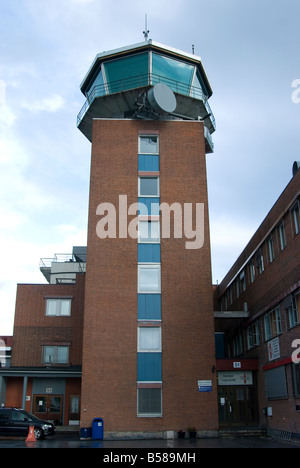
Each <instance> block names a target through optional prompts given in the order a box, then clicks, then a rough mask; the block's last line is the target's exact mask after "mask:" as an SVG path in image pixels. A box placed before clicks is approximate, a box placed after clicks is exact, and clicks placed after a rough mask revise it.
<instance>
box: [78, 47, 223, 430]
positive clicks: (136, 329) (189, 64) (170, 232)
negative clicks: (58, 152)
mask: <svg viewBox="0 0 300 468" xmlns="http://www.w3.org/2000/svg"><path fill="white" fill-rule="evenodd" d="M81 90H82V92H83V94H84V95H85V96H86V99H87V100H86V103H85V105H84V106H83V108H82V110H81V112H80V114H79V116H78V128H79V129H80V130H81V131H82V133H83V134H84V135H85V136H86V137H87V138H88V139H89V140H90V141H91V143H92V160H91V179H90V202H89V222H88V243H87V271H86V295H85V311H84V337H83V367H82V401H81V427H89V426H91V422H92V420H93V419H94V418H96V417H100V418H103V420H104V431H105V434H106V435H108V434H109V435H110V436H113V435H120V434H121V435H123V436H125V435H126V436H128V437H129V436H131V437H135V436H137V434H138V435H139V436H141V434H143V435H144V436H147V437H161V436H163V437H173V436H174V437H175V436H176V434H177V431H178V430H180V429H186V428H187V427H188V426H193V427H195V428H196V430H197V431H198V435H201V434H210V435H212V434H213V433H214V432H215V431H216V430H217V426H218V415H217V399H216V377H215V373H214V365H215V350H214V323H213V322H214V315H213V302H212V282H211V259H210V238H209V220H208V199H207V181H206V153H210V152H212V151H213V143H212V139H211V134H212V133H213V132H214V130H215V122H214V117H213V115H212V112H211V109H210V107H209V105H208V98H209V97H210V96H211V94H212V90H211V87H210V85H209V82H208V80H207V77H206V74H205V72H204V69H203V66H202V63H201V59H200V58H199V57H197V56H195V55H191V54H187V53H184V52H181V51H178V50H175V49H172V48H169V47H166V46H164V45H161V44H158V43H156V42H154V41H152V40H146V41H145V42H142V43H139V44H135V45H132V46H129V47H124V48H122V49H118V50H113V51H110V52H104V53H102V54H99V55H97V57H96V58H95V60H94V62H93V64H92V66H91V67H90V69H89V71H88V73H87V75H86V77H85V79H84V81H83V82H82V84H81Z"/></svg>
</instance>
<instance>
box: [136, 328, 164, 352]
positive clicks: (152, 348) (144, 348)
mask: <svg viewBox="0 0 300 468" xmlns="http://www.w3.org/2000/svg"><path fill="white" fill-rule="evenodd" d="M138 352H141V353H150V352H151V353H159V352H161V327H139V328H138Z"/></svg>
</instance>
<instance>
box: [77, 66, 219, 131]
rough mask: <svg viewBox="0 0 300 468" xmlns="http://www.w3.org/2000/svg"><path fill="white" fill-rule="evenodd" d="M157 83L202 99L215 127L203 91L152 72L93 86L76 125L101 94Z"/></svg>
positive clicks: (182, 93) (105, 94) (185, 94)
mask: <svg viewBox="0 0 300 468" xmlns="http://www.w3.org/2000/svg"><path fill="white" fill-rule="evenodd" d="M157 83H164V84H166V85H167V86H169V87H170V88H171V89H172V91H173V92H175V93H177V94H181V95H184V96H188V97H191V98H194V99H198V100H200V101H203V102H204V104H205V107H206V110H207V112H208V113H209V114H211V121H212V123H213V126H214V127H215V118H214V116H213V113H212V111H211V108H210V106H209V104H208V102H207V99H208V97H207V96H206V94H204V93H203V91H202V89H201V88H198V87H196V86H191V85H189V84H186V83H182V82H179V81H176V80H172V79H171V78H167V77H164V76H161V75H156V74H154V73H146V74H142V75H138V76H133V77H130V78H125V79H123V80H117V81H111V82H109V83H104V84H101V85H96V86H94V87H93V88H92V89H91V91H90V92H89V93H87V94H88V97H87V100H86V101H85V103H84V105H83V106H82V108H81V110H80V112H79V114H78V116H77V126H79V125H80V123H81V121H82V120H83V118H84V116H85V114H86V112H87V110H88V109H89V107H90V105H91V104H92V103H93V101H94V99H96V98H98V97H102V96H108V95H110V94H115V93H120V92H122V91H128V90H131V89H135V88H144V87H147V86H154V85H156V84H157Z"/></svg>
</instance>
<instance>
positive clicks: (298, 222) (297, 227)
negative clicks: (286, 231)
mask: <svg viewBox="0 0 300 468" xmlns="http://www.w3.org/2000/svg"><path fill="white" fill-rule="evenodd" d="M292 219H293V227H294V235H295V236H296V235H297V234H299V231H300V211H299V202H298V201H297V202H296V204H295V205H294V207H293V209H292Z"/></svg>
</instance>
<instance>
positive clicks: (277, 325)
mask: <svg viewBox="0 0 300 468" xmlns="http://www.w3.org/2000/svg"><path fill="white" fill-rule="evenodd" d="M264 324H265V337H266V341H267V340H270V339H271V338H273V337H274V336H277V335H280V333H281V332H282V328H281V313H280V307H277V308H276V309H274V310H272V311H271V312H269V313H268V314H267V315H265V317H264Z"/></svg>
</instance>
